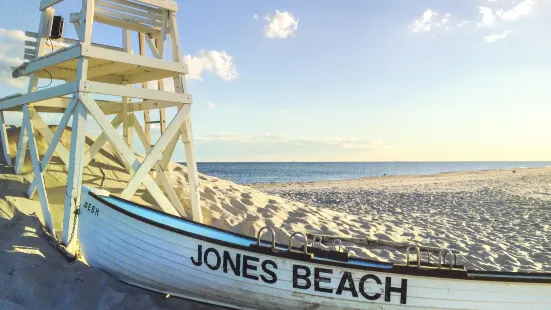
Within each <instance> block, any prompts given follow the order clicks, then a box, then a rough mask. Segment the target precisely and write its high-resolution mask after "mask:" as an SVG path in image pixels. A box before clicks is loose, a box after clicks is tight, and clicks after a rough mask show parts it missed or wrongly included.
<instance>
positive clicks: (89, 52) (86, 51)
mask: <svg viewBox="0 0 551 310" xmlns="http://www.w3.org/2000/svg"><path fill="white" fill-rule="evenodd" d="M82 55H83V56H86V57H90V58H97V59H103V60H108V61H113V62H122V63H127V64H133V65H137V66H141V67H147V68H152V69H159V70H165V71H170V72H177V73H182V74H187V73H188V69H187V66H186V65H185V64H183V63H174V62H172V61H167V60H162V59H156V58H151V57H146V56H140V55H137V54H129V53H125V52H119V51H114V50H109V49H104V48H100V47H95V46H90V47H87V48H83V50H82Z"/></svg>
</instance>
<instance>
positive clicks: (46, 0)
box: [40, 0, 63, 11]
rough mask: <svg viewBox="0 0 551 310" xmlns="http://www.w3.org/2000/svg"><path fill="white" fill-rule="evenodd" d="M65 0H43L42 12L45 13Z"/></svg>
mask: <svg viewBox="0 0 551 310" xmlns="http://www.w3.org/2000/svg"><path fill="white" fill-rule="evenodd" d="M61 1H63V0H42V1H40V11H44V10H46V9H47V8H49V7H52V6H54V5H56V4H58V3H60V2H61Z"/></svg>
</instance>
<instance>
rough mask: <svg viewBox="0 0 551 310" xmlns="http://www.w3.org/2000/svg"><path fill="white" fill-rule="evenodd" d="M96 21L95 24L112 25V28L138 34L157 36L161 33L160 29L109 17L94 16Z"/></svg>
mask: <svg viewBox="0 0 551 310" xmlns="http://www.w3.org/2000/svg"><path fill="white" fill-rule="evenodd" d="M94 19H95V22H97V23H102V24H105V25H110V26H114V27H119V28H122V29H128V30H132V31H137V32H143V33H150V34H152V35H153V36H157V35H158V34H159V33H160V31H161V29H160V28H159V27H155V26H148V25H144V24H140V23H136V22H130V21H127V20H124V19H119V18H114V17H111V16H108V15H101V14H96V15H95V16H94Z"/></svg>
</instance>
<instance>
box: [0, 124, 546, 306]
mask: <svg viewBox="0 0 551 310" xmlns="http://www.w3.org/2000/svg"><path fill="white" fill-rule="evenodd" d="M18 134H19V130H18V128H14V127H12V128H9V129H8V135H9V140H10V145H9V147H10V151H11V154H15V153H16V150H15V149H16V143H17V141H18ZM92 141H93V138H92V137H90V138H89V140H88V141H87V143H88V145H89V144H91V143H92ZM69 143H70V131H66V132H65V134H64V135H63V138H62V144H64V146H65V147H66V148H68V145H69ZM46 148H47V144H46V143H45V141H42V140H41V139H39V141H38V149H39V153H40V155H42V154H44V153H45V151H46ZM12 171H13V168H12V167H9V166H6V165H0V309H3V308H8V309H24V308H30V309H39V308H61V307H69V308H79V309H85V308H90V309H97V308H163V309H165V308H167V309H170V308H179V309H216V308H215V307H212V306H205V305H202V304H198V303H192V302H189V301H185V300H182V299H179V298H165V296H164V295H163V294H158V293H154V292H149V291H145V290H142V289H139V288H136V287H132V286H129V285H126V284H123V283H121V282H119V281H117V280H116V279H114V278H113V277H111V276H110V275H108V274H106V273H104V272H103V271H101V270H98V269H95V268H89V267H88V266H87V265H86V261H85V260H84V259H83V258H81V259H80V260H78V261H76V262H73V263H68V262H67V261H65V260H64V258H63V257H62V256H61V254H59V253H58V252H56V251H55V250H54V249H53V248H52V246H51V245H50V244H49V243H48V242H47V241H46V240H45V239H44V238H43V237H41V236H40V234H39V233H37V231H40V227H39V225H38V222H37V221H36V219H35V217H34V216H32V214H33V213H36V214H37V216H38V217H39V218H40V217H41V215H40V206H39V203H38V197H37V196H35V197H34V199H33V200H30V199H27V198H26V194H25V192H26V190H27V188H28V186H29V184H30V182H31V180H32V177H33V174H32V167H31V164H30V158H29V156H28V155H27V159H26V162H25V165H24V171H23V172H24V173H23V175H22V176H16V175H13V174H12ZM168 173H169V176H170V181H171V183H172V185H173V187H174V189H175V191H176V192H177V194H178V195H179V197H180V200H181V201H182V204H183V205H184V207H185V209H186V210H187V211H188V216H189V217H191V204H190V201H189V194H188V190H187V183H186V168H185V166H183V165H180V164H176V163H171V164H170V165H169V168H168ZM102 175H105V177H102ZM199 177H200V189H201V206H202V212H203V216H204V219H205V223H206V224H209V225H213V226H216V227H219V228H223V229H227V230H230V231H233V232H238V233H242V234H246V235H249V236H253V237H256V234H257V232H258V231H259V229H260V228H262V227H263V226H266V225H269V226H271V227H273V228H274V230H275V231H276V236H277V240H278V241H279V242H281V243H287V242H288V239H289V235H290V234H291V232H292V231H301V232H305V233H307V232H310V233H320V234H330V235H338V236H355V237H369V238H378V239H382V240H392V241H400V242H412V243H421V244H425V245H431V246H438V247H451V248H454V249H457V250H459V251H461V252H462V253H463V256H462V257H460V258H459V262H458V263H462V264H465V265H466V266H467V267H468V268H472V269H484V270H510V271H534V272H541V271H547V272H550V271H551V265H550V264H551V169H550V168H541V169H516V171H515V173H513V171H512V170H495V171H481V172H459V173H446V174H439V175H428V176H399V177H398V176H397V177H377V178H368V179H362V180H348V181H335V182H316V183H290V184H255V185H250V186H245V185H238V184H234V183H232V182H229V181H225V180H221V179H218V178H216V177H211V176H206V175H202V174H201V175H200V176H199ZM128 179H129V175H128V173H127V172H126V171H125V169H124V167H123V166H122V165H121V164H120V163H118V161H117V159H116V157H115V156H114V155H113V152H112V150H110V148H109V147H106V148H104V149H103V150H102V151H101V152H100V153H99V154H98V155H97V156H96V158H95V161H93V162H91V163H90V164H89V165H87V166H86V168H85V170H84V175H83V180H84V182H85V184H87V185H89V186H93V187H102V188H104V189H106V190H109V191H110V192H111V193H113V194H118V193H120V192H121V191H122V189H123V188H124V186H125V184H126V182H127V181H128ZM45 181H46V187H47V191H48V196H49V201H50V208H51V210H52V213H53V217H54V224H55V227H56V231H57V232H58V235H59V234H60V230H61V226H62V216H63V212H62V204H63V199H64V196H65V184H66V183H67V169H66V167H64V165H63V163H62V161H61V160H60V159H59V158H58V157H56V156H54V158H53V159H52V163H51V165H50V166H49V168H48V170H47V172H46V176H45ZM264 192H266V193H268V194H266V193H264ZM133 200H134V201H136V202H139V203H143V204H154V201H153V199H152V198H151V196H150V195H149V194H147V193H146V192H145V190H144V189H143V188H140V189H139V190H138V192H137V195H136V197H135V198H133ZM263 239H265V240H268V239H269V237H268V234H266V235H264V237H263ZM343 244H344V245H345V246H346V250H348V251H350V252H351V253H352V254H354V255H357V256H361V257H366V258H372V259H379V260H383V261H395V262H398V263H403V262H404V261H405V253H403V251H400V250H395V249H392V248H364V247H360V246H356V245H352V244H348V243H346V242H345V243H343Z"/></svg>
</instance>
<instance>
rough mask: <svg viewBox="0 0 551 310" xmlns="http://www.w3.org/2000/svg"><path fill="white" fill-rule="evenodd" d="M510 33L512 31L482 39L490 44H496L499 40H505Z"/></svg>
mask: <svg viewBox="0 0 551 310" xmlns="http://www.w3.org/2000/svg"><path fill="white" fill-rule="evenodd" d="M510 32H511V30H505V31H503V32H502V33H498V34H492V35H488V36H485V37H482V39H484V40H485V41H486V42H488V43H494V42H495V41H497V40H501V39H505V37H507V36H508V35H509V33H510Z"/></svg>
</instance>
